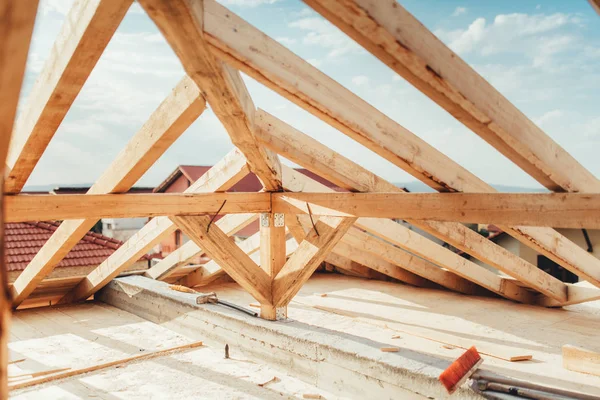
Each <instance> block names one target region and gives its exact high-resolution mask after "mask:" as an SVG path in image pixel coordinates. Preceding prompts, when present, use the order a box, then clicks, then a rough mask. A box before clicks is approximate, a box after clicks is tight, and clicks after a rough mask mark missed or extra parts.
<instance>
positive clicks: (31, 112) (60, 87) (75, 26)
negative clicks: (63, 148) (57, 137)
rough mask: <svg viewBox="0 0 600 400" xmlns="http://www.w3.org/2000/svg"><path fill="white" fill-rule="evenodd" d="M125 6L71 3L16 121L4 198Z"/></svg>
mask: <svg viewBox="0 0 600 400" xmlns="http://www.w3.org/2000/svg"><path fill="white" fill-rule="evenodd" d="M131 3H132V0H94V1H84V0H78V1H76V2H75V3H74V5H73V6H72V8H71V11H70V12H69V14H68V15H67V17H66V20H65V22H64V24H63V26H62V28H61V31H60V32H59V34H58V37H57V39H56V41H55V43H54V46H53V47H52V50H51V52H50V55H49V57H48V59H47V60H46V62H45V64H44V67H43V68H42V71H41V72H40V75H39V76H38V78H37V81H36V83H35V85H34V87H33V89H32V90H31V93H30V94H29V97H28V100H27V103H26V105H25V106H24V108H23V112H22V113H21V115H20V116H19V119H18V120H17V124H16V126H15V133H14V140H13V141H12V143H11V146H10V151H9V155H8V160H7V166H8V168H9V170H10V172H9V174H8V175H7V178H6V181H5V183H4V191H5V192H7V193H18V192H20V191H21V189H22V188H23V186H24V185H25V182H26V181H27V179H28V178H29V175H31V172H32V171H33V169H34V168H35V165H36V164H37V162H38V160H39V159H40V157H41V156H42V154H43V153H44V150H46V147H47V146H48V143H50V140H51V139H52V136H54V133H55V132H56V130H57V129H58V127H59V125H60V124H61V122H62V120H63V118H64V117H65V115H67V112H68V111H69V108H70V107H71V104H73V102H74V101H75V98H76V97H77V95H78V94H79V91H80V90H81V88H82V87H83V85H84V83H85V81H86V80H87V78H88V76H89V75H90V73H91V72H92V69H93V68H94V66H95V65H96V62H97V61H98V60H99V59H100V56H101V55H102V52H103V51H104V49H105V48H106V46H107V45H108V42H109V41H110V39H111V38H112V36H113V34H114V33H115V31H116V30H117V28H118V26H119V24H120V23H121V20H122V19H123V17H124V16H125V14H126V13H127V10H128V9H129V6H130V5H131ZM27 4H35V2H29V1H28V2H27ZM33 8H35V7H33ZM2 37H4V35H2ZM25 50H26V48H25ZM10 59H11V60H12V59H13V54H11V58H10ZM19 86H20V85H19ZM2 119H3V118H2Z"/></svg>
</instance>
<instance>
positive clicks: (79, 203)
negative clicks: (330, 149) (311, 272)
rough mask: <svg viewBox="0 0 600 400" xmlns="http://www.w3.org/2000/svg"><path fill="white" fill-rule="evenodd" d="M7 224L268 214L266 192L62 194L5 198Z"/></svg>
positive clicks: (268, 197)
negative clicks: (166, 216)
mask: <svg viewBox="0 0 600 400" xmlns="http://www.w3.org/2000/svg"><path fill="white" fill-rule="evenodd" d="M6 206H7V215H6V221H7V222H23V221H48V220H65V219H82V218H87V219H95V220H99V219H101V218H134V217H156V216H163V215H214V214H216V213H217V212H219V214H244V213H245V214H247V213H261V212H270V211H271V196H270V194H269V193H266V192H249V193H243V192H235V193H153V194H72V195H71V194H65V195H16V196H7V197H6Z"/></svg>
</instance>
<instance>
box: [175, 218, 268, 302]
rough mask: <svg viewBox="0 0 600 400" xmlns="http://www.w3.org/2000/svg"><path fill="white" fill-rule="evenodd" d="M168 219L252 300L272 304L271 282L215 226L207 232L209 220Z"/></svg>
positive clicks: (230, 239) (264, 273)
mask: <svg viewBox="0 0 600 400" xmlns="http://www.w3.org/2000/svg"><path fill="white" fill-rule="evenodd" d="M169 218H170V219H171V221H173V222H174V223H175V224H176V225H177V226H178V227H179V228H180V229H181V230H182V231H183V232H185V234H186V235H188V236H189V237H190V239H192V240H193V241H195V242H196V244H197V245H198V246H199V247H201V248H202V249H204V251H205V252H206V254H208V255H209V256H210V257H211V258H212V259H214V260H215V261H216V262H218V263H219V265H220V266H221V268H223V270H225V272H226V273H227V274H228V275H229V276H231V277H232V278H233V279H234V280H235V281H236V282H237V283H238V284H239V285H240V286H241V287H242V288H244V289H245V290H246V291H247V292H248V293H250V294H251V295H252V297H254V298H255V299H256V300H258V301H259V302H260V303H261V304H262V303H265V304H270V303H271V302H272V296H271V278H270V277H269V276H268V275H267V274H266V272H264V271H263V270H262V269H261V268H260V267H259V266H258V265H256V263H255V262H254V261H252V259H251V258H250V257H249V256H248V255H247V254H246V253H244V251H243V250H242V249H240V248H239V247H238V246H236V244H235V242H234V241H233V239H232V238H230V237H229V236H227V235H226V234H225V233H224V232H223V231H222V230H221V229H219V227H218V226H215V225H212V226H210V229H209V224H210V217H179V216H173V217H169Z"/></svg>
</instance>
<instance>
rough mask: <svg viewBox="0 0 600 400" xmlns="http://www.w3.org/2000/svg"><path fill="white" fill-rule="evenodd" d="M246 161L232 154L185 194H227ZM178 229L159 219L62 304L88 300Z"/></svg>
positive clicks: (245, 169)
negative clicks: (221, 192) (225, 192)
mask: <svg viewBox="0 0 600 400" xmlns="http://www.w3.org/2000/svg"><path fill="white" fill-rule="evenodd" d="M248 172H249V171H248V166H247V165H246V159H245V158H244V156H243V155H242V154H241V153H240V151H239V150H237V149H234V150H232V151H231V152H229V153H228V154H227V155H226V156H225V157H224V158H223V159H222V160H221V161H219V162H218V163H217V164H215V165H214V166H213V167H212V168H211V169H210V170H208V171H207V172H206V173H205V174H204V175H202V176H201V177H200V178H199V179H198V180H197V181H196V182H194V183H193V184H192V185H191V186H190V187H189V188H188V189H187V190H186V191H185V193H207V192H214V191H226V190H228V189H229V188H231V187H232V186H233V185H235V184H236V183H237V182H239V181H240V180H241V179H242V178H243V177H245V176H246V175H247V174H248ZM176 229H177V227H176V226H175V225H174V224H173V223H172V222H171V221H170V220H169V219H168V218H166V217H157V218H154V219H152V220H150V222H148V224H146V225H145V226H144V227H143V228H142V229H140V230H139V231H138V232H137V233H136V234H135V235H134V236H132V237H131V238H129V240H127V241H126V242H125V243H124V244H123V245H122V246H121V247H119V248H118V249H117V250H116V251H115V252H114V253H113V254H112V255H110V256H109V257H108V258H107V259H106V260H104V262H102V264H100V265H99V266H98V267H97V268H96V269H94V270H93V271H92V272H90V273H89V274H88V275H87V276H86V278H85V279H83V280H82V281H81V282H80V283H79V284H78V285H77V286H76V287H75V288H74V289H73V290H72V291H70V292H69V293H67V294H66V295H65V296H64V297H63V298H62V299H61V301H60V302H61V303H66V302H71V301H80V300H85V299H87V298H88V297H89V296H91V295H92V294H93V293H95V292H96V291H97V290H99V289H101V288H102V287H103V286H104V285H106V284H107V283H108V282H110V280H111V279H113V278H114V277H116V276H117V275H118V274H119V273H120V272H121V271H122V270H124V269H126V268H128V267H129V266H131V265H132V264H133V263H135V262H136V261H137V260H138V259H139V258H140V257H141V256H142V255H143V254H146V253H147V252H148V251H149V250H150V249H151V248H152V247H153V246H155V245H156V244H157V243H158V242H160V240H161V239H162V238H163V237H165V236H166V235H168V234H169V233H171V232H174V231H175V230H176Z"/></svg>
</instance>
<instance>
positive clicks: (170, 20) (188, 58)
mask: <svg viewBox="0 0 600 400" xmlns="http://www.w3.org/2000/svg"><path fill="white" fill-rule="evenodd" d="M139 3H140V4H141V6H142V7H143V8H144V9H145V10H146V12H147V13H148V15H149V16H150V18H152V20H153V21H154V23H155V24H156V25H157V27H158V29H159V30H160V31H161V33H162V34H163V36H164V37H165V39H166V40H167V42H168V43H169V44H170V45H171V47H172V48H173V50H174V51H175V54H177V56H178V57H179V59H180V61H181V63H182V65H183V68H184V69H185V71H186V72H187V74H188V76H190V77H191V79H192V80H193V81H194V82H196V84H197V85H198V87H200V88H202V89H203V90H204V91H205V93H206V99H207V100H208V103H209V104H210V106H211V109H212V110H213V112H214V113H215V115H216V116H217V117H218V118H219V120H220V121H221V123H222V124H223V126H224V127H225V129H226V130H227V132H228V133H229V136H230V137H231V140H232V142H233V144H234V145H235V146H237V147H238V148H239V149H240V150H241V151H242V152H243V153H244V155H245V156H246V158H247V159H248V164H249V165H250V169H251V171H252V172H254V173H255V174H256V176H258V178H259V179H260V180H261V181H262V183H263V185H264V186H265V188H266V189H267V190H269V191H277V190H280V189H281V171H280V164H279V158H278V157H277V155H276V154H275V153H273V152H271V151H269V150H266V149H264V148H263V147H262V146H259V145H258V144H257V143H256V139H255V138H254V134H253V133H252V130H253V126H254V111H255V107H254V104H253V103H252V99H251V98H250V95H249V93H248V90H247V89H246V86H245V85H244V82H243V81H242V77H241V75H240V73H239V72H238V71H236V70H233V69H232V68H230V67H228V66H226V65H224V64H222V63H221V62H220V61H218V60H215V58H214V57H213V55H212V54H211V53H210V51H209V48H208V44H207V43H206V41H205V38H204V32H203V25H204V10H203V4H202V2H197V3H190V2H188V1H186V0H142V1H140V2H139Z"/></svg>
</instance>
